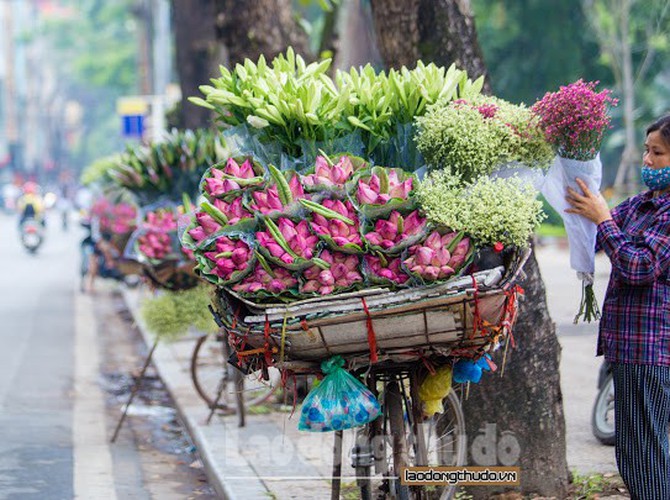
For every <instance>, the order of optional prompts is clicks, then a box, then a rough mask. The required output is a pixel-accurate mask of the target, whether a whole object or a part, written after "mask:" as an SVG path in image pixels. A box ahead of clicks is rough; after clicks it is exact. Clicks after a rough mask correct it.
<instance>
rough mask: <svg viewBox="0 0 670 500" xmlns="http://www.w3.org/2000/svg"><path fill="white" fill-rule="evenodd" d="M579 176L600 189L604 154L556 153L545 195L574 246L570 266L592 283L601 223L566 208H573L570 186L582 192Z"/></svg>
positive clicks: (592, 187)
mask: <svg viewBox="0 0 670 500" xmlns="http://www.w3.org/2000/svg"><path fill="white" fill-rule="evenodd" d="M576 178H580V179H581V180H583V181H584V182H585V183H586V185H587V186H588V188H589V190H590V191H591V192H593V193H597V192H599V191H600V182H601V180H602V164H601V162H600V154H598V155H597V156H596V157H595V158H594V159H593V160H589V161H579V160H570V159H567V158H561V157H560V156H556V158H554V162H553V163H552V165H551V168H550V169H549V172H548V173H547V176H546V178H545V180H544V185H543V186H542V194H543V195H544V197H545V198H546V199H547V201H548V202H549V204H550V205H551V206H552V207H553V208H554V210H556V211H557V212H558V213H559V214H560V216H561V217H562V218H563V223H564V224H565V230H566V232H567V234H568V243H569V245H570V267H572V268H573V269H574V270H575V271H577V275H578V277H579V278H580V279H582V280H586V281H589V280H590V282H591V283H592V282H593V281H592V280H593V273H594V271H595V246H596V232H597V226H596V225H595V224H594V223H593V222H591V221H590V220H588V219H586V218H584V217H582V216H581V215H577V214H568V213H566V212H565V209H567V208H570V205H569V204H568V202H567V201H566V200H565V196H566V194H567V188H568V186H570V187H571V188H573V189H574V190H575V191H577V192H578V193H581V192H582V191H581V189H580V188H579V186H578V185H577V183H576V182H575V179H576ZM591 283H587V284H591Z"/></svg>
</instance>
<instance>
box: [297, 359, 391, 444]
mask: <svg viewBox="0 0 670 500" xmlns="http://www.w3.org/2000/svg"><path fill="white" fill-rule="evenodd" d="M321 370H322V371H323V373H324V374H325V375H326V376H325V377H324V378H323V380H322V381H321V383H320V384H319V385H318V386H317V387H315V388H314V389H312V390H311V391H310V393H309V394H308V395H307V397H306V398H305V401H304V402H303V404H302V411H301V414H300V421H299V422H298V429H299V430H301V431H310V432H329V431H339V430H344V429H351V428H352V427H360V426H362V425H365V424H367V423H368V422H372V421H373V420H374V419H375V418H377V417H378V416H379V415H380V413H381V408H380V405H379V401H377V398H376V397H375V395H374V394H372V392H371V391H370V390H369V389H368V388H367V387H365V385H363V384H362V383H361V382H360V381H358V380H357V379H356V377H354V376H353V375H351V374H350V373H349V372H347V371H346V370H345V369H344V359H342V356H335V357H333V358H330V359H328V360H326V361H324V362H323V363H321Z"/></svg>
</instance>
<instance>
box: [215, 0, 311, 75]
mask: <svg viewBox="0 0 670 500" xmlns="http://www.w3.org/2000/svg"><path fill="white" fill-rule="evenodd" d="M215 2H216V6H217V7H216V8H217V12H218V16H217V28H218V37H219V41H220V42H221V43H222V44H223V45H224V46H225V47H226V48H227V49H228V57H229V61H228V66H231V67H232V66H234V65H235V64H237V63H242V62H244V59H246V58H249V59H251V60H252V61H256V60H258V58H259V57H260V56H261V54H262V55H263V56H265V59H266V60H267V61H268V62H269V61H270V60H272V59H273V58H274V57H276V56H277V55H278V54H280V53H282V52H284V51H286V49H287V48H288V47H293V49H294V50H295V52H296V54H300V55H301V56H302V57H303V58H304V59H306V60H309V59H311V57H310V52H309V45H308V40H307V34H306V33H305V32H304V31H303V30H302V29H300V27H299V26H298V24H297V22H296V21H295V19H294V18H293V11H292V7H291V1H290V0H246V1H244V2H240V1H238V0H215Z"/></svg>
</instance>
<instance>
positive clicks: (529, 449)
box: [372, 0, 569, 498]
mask: <svg viewBox="0 0 670 500" xmlns="http://www.w3.org/2000/svg"><path fill="white" fill-rule="evenodd" d="M372 4H373V13H374V18H375V25H376V26H375V31H376V32H377V33H378V34H379V33H381V34H390V33H393V36H395V37H396V38H403V37H398V36H397V34H398V33H403V35H405V36H404V38H407V39H409V40H413V42H412V43H414V44H415V45H413V46H410V44H409V43H407V42H406V41H400V42H398V41H389V42H388V43H389V47H385V46H384V45H383V44H385V43H387V42H386V41H387V40H388V38H385V37H382V36H379V37H378V43H379V44H380V47H379V48H380V53H381V54H382V57H383V58H384V61H385V63H386V65H387V66H393V67H397V66H398V65H399V64H400V63H401V64H404V65H406V66H413V65H414V63H415V61H414V60H413V58H416V57H417V56H419V57H421V58H422V59H423V60H424V61H425V62H436V63H438V64H441V65H449V64H451V63H452V62H460V64H462V65H463V66H462V69H465V70H466V71H468V74H469V76H470V77H477V76H479V75H483V74H486V67H485V64H484V61H483V59H482V57H481V52H480V50H479V46H478V43H477V40H476V30H475V27H474V23H473V21H472V16H471V14H470V9H469V4H468V2H467V1H465V0H435V1H430V0H421V1H420V3H417V1H415V0H405V1H404V2H403V1H402V0H392V1H375V0H373V2H372ZM398 16H401V17H402V22H403V23H406V24H409V25H410V28H409V29H408V31H407V32H405V31H398V30H399V26H400V25H399V22H401V21H399V20H398ZM412 22H417V23H418V24H417V25H416V26H417V28H416V29H415V28H414V27H413V25H412V24H411V23H412ZM417 33H419V38H418V41H417V40H416V34H417ZM389 38H390V37H389ZM403 50H407V52H406V53H403V52H402V51H403ZM525 272H526V274H527V278H526V280H525V281H524V283H523V284H522V285H523V286H524V288H525V289H526V296H525V300H524V301H523V303H522V305H521V307H520V311H519V316H518V321H517V324H516V326H515V328H514V335H515V339H516V341H517V343H518V347H517V349H516V350H514V351H513V352H509V351H508V362H507V366H506V367H505V372H504V376H503V377H498V376H496V375H491V374H488V375H486V376H485V377H484V378H483V379H482V382H481V383H480V384H479V385H477V386H475V385H473V386H472V387H471V389H470V394H469V398H468V399H467V401H465V402H464V410H465V416H466V423H467V424H466V427H467V430H468V438H469V439H468V450H469V451H470V455H469V457H468V458H469V463H470V464H471V465H479V464H477V463H476V461H480V462H481V461H486V460H490V461H492V463H485V464H481V465H518V466H520V467H521V471H522V472H521V486H520V488H519V489H520V491H521V492H522V493H523V494H531V493H540V494H541V495H543V496H550V497H557V498H565V497H566V493H567V486H568V476H569V473H568V467H567V462H566V456H565V420H564V415H563V399H562V394H561V390H560V383H559V359H560V346H559V344H558V340H557V337H556V331H555V325H554V323H553V322H552V321H551V318H550V317H549V311H548V309H547V304H546V296H545V288H544V283H543V281H542V277H541V276H540V272H539V268H538V265H537V261H536V259H535V256H534V254H533V255H531V258H530V260H529V262H528V263H527V264H526V267H525ZM501 354H502V353H501V352H500V351H499V352H498V353H497V354H496V356H497V357H498V358H500V356H501ZM497 362H498V363H499V364H502V362H501V360H500V359H498V360H497ZM487 424H488V425H487ZM480 429H481V430H482V431H483V434H482V433H481V432H480ZM494 432H495V436H494V435H492V433H494ZM478 438H479V439H478ZM482 443H483V444H487V443H488V444H489V445H491V446H489V449H488V450H484V451H489V452H490V454H489V455H486V454H485V453H481V452H482V449H479V450H478V446H479V445H481V444H482ZM517 444H518V450H517V449H516V448H515V446H516V445H517ZM508 445H509V446H508ZM511 445H514V446H511ZM510 446H511V447H510ZM499 448H500V449H499ZM478 451H479V452H478ZM517 451H518V452H517ZM472 490H473V491H472V493H473V494H475V495H477V497H478V498H483V497H485V496H486V495H488V494H490V493H492V492H493V491H495V490H496V488H473V489H472Z"/></svg>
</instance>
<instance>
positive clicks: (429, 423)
mask: <svg viewBox="0 0 670 500" xmlns="http://www.w3.org/2000/svg"><path fill="white" fill-rule="evenodd" d="M442 405H443V406H444V412H443V413H441V414H436V415H433V416H432V417H431V418H429V419H426V420H423V421H421V422H418V423H417V425H416V429H417V431H415V432H412V433H410V434H409V436H408V439H409V440H410V457H409V461H410V463H411V464H412V465H414V466H432V467H458V466H462V465H465V461H466V453H467V439H466V435H465V416H464V415H463V408H462V407H461V402H460V400H459V398H458V396H457V395H456V393H455V392H454V391H453V389H452V390H451V391H450V392H449V394H448V395H447V397H446V398H444V400H443V401H442ZM419 433H420V434H419ZM421 440H422V442H423V445H421ZM421 446H423V447H424V448H423V449H425V451H421V450H420V447H421ZM424 490H425V493H426V498H428V499H440V500H448V499H450V498H452V497H453V496H454V495H455V494H456V490H457V486H456V485H450V486H444V487H435V486H434V487H426V488H424Z"/></svg>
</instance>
